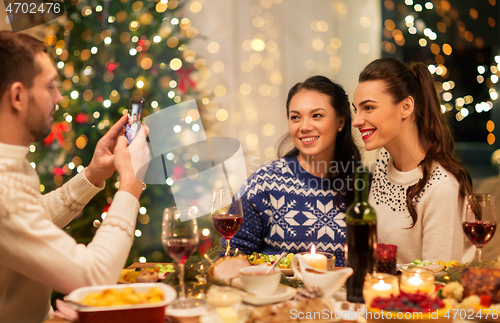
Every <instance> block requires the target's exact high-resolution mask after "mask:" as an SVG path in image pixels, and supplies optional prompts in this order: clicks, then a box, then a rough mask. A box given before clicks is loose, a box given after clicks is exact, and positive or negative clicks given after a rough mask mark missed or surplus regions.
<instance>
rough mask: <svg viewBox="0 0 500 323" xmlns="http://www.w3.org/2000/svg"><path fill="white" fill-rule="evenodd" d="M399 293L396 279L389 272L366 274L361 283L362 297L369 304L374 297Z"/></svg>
mask: <svg viewBox="0 0 500 323" xmlns="http://www.w3.org/2000/svg"><path fill="white" fill-rule="evenodd" d="M398 294H399V286H398V279H397V277H396V276H392V275H389V274H381V273H374V274H372V275H366V277H365V284H364V285H363V298H364V299H365V303H366V304H367V305H368V306H369V305H370V304H371V302H372V300H373V299H374V298H375V297H384V298H386V297H390V296H391V295H398Z"/></svg>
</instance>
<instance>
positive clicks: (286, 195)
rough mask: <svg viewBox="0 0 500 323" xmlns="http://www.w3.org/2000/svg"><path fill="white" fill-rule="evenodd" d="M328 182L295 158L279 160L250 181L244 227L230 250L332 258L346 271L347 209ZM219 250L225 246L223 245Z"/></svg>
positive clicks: (267, 166)
mask: <svg viewBox="0 0 500 323" xmlns="http://www.w3.org/2000/svg"><path fill="white" fill-rule="evenodd" d="M331 181H332V180H329V179H322V178H318V177H315V176H313V175H311V174H309V173H308V172H307V171H305V170H304V169H303V168H302V167H301V166H300V165H299V163H298V161H297V157H291V158H286V157H285V158H280V159H278V160H275V161H272V162H269V163H267V164H265V165H264V166H262V167H260V168H259V169H258V170H257V171H256V172H255V173H254V174H252V176H250V177H249V178H248V179H247V181H246V183H245V185H247V190H246V193H245V194H244V196H243V198H242V205H243V214H244V218H243V224H242V226H241V229H240V230H239V231H238V233H237V234H236V235H235V236H234V237H233V238H232V239H231V246H232V247H235V248H236V247H237V248H239V249H240V251H241V252H243V253H247V254H250V253H252V252H255V251H256V252H261V253H265V254H279V253H281V252H282V251H283V250H286V251H288V252H291V253H299V252H306V251H309V250H310V248H311V246H312V244H314V245H315V246H316V249H317V250H318V251H323V252H330V253H333V254H334V255H335V262H336V263H335V265H336V266H338V267H343V266H345V255H344V246H345V238H346V223H345V212H342V211H341V210H339V208H338V207H337V199H339V198H340V199H341V200H340V203H339V205H340V207H342V208H346V206H345V200H344V198H343V196H342V195H341V194H338V193H337V192H336V191H334V190H332V189H330V187H332V186H331ZM221 244H223V245H224V244H225V241H224V239H222V241H221Z"/></svg>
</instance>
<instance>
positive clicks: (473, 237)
mask: <svg viewBox="0 0 500 323" xmlns="http://www.w3.org/2000/svg"><path fill="white" fill-rule="evenodd" d="M462 226H463V229H464V233H465V235H466V236H467V238H469V240H470V241H471V242H472V243H473V244H474V245H475V246H476V247H482V246H484V245H485V244H487V243H488V241H489V240H490V239H491V237H493V234H494V233H495V230H496V228H497V224H496V223H491V222H484V221H475V222H464V223H462Z"/></svg>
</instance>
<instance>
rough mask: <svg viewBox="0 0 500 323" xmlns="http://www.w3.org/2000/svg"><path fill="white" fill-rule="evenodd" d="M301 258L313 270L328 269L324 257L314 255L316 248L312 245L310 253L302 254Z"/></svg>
mask: <svg viewBox="0 0 500 323" xmlns="http://www.w3.org/2000/svg"><path fill="white" fill-rule="evenodd" d="M302 257H303V258H304V260H305V261H306V263H307V264H308V265H309V266H311V267H313V268H316V269H319V270H327V268H328V266H327V259H326V256H325V255H321V254H319V253H316V247H315V246H314V245H312V246H311V253H306V254H303V255H302Z"/></svg>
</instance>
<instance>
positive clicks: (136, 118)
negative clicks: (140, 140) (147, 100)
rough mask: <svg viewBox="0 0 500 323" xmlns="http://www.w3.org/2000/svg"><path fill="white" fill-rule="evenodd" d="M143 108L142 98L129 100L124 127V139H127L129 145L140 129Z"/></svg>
mask: <svg viewBox="0 0 500 323" xmlns="http://www.w3.org/2000/svg"><path fill="white" fill-rule="evenodd" d="M143 107H144V98H132V99H130V105H129V109H128V122H127V126H126V127H125V137H127V139H128V143H129V144H130V143H131V142H132V140H134V138H135V137H136V136H137V134H138V133H139V130H140V129H141V113H142V108H143Z"/></svg>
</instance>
